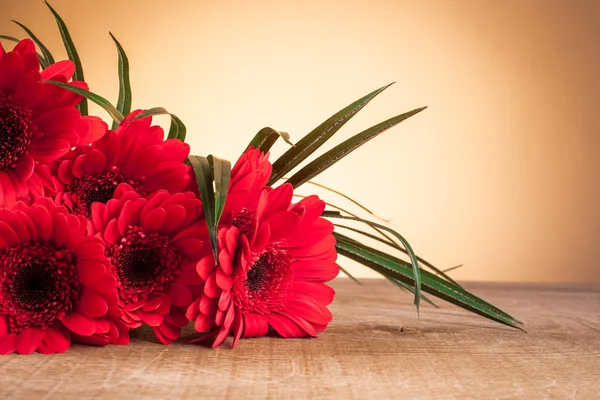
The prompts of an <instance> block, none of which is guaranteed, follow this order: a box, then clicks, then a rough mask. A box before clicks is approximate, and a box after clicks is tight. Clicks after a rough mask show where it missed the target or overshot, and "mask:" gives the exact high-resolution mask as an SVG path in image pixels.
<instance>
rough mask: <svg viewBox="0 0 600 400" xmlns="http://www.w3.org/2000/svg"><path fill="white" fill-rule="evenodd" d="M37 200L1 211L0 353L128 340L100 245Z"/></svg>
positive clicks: (81, 226)
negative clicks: (75, 343) (72, 344)
mask: <svg viewBox="0 0 600 400" xmlns="http://www.w3.org/2000/svg"><path fill="white" fill-rule="evenodd" d="M86 225H87V220H86V219H85V218H83V217H80V216H75V215H70V214H68V213H67V210H66V209H65V208H64V207H57V206H55V205H54V204H52V202H51V201H50V200H49V199H47V198H43V199H40V200H38V201H36V202H35V203H34V204H33V205H32V206H27V205H25V204H24V203H21V202H19V203H17V204H16V205H15V207H14V210H8V209H1V210H0V354H9V353H13V352H17V353H20V354H30V353H32V352H34V351H39V352H40V353H61V352H64V351H66V350H67V348H68V347H69V345H70V343H71V341H75V342H80V343H88V344H98V345H105V344H108V343H123V344H125V343H128V342H129V337H128V335H127V330H128V329H127V326H126V325H125V324H124V323H123V322H122V321H120V316H121V310H120V309H119V308H118V306H117V291H116V288H115V280H114V278H113V277H112V275H111V274H110V271H109V267H110V264H109V261H108V259H107V258H106V256H105V255H104V245H103V243H102V242H101V241H100V240H99V239H97V238H94V237H89V236H88V237H86V236H85V231H86Z"/></svg>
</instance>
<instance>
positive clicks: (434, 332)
mask: <svg viewBox="0 0 600 400" xmlns="http://www.w3.org/2000/svg"><path fill="white" fill-rule="evenodd" d="M333 286H334V287H335V289H336V291H337V298H336V301H335V302H334V304H333V305H332V307H331V309H332V312H333V314H334V322H333V323H332V324H331V326H330V328H329V329H328V330H327V331H326V332H325V333H323V334H321V336H320V337H319V338H318V339H296V340H284V339H277V338H258V339H251V340H243V341H240V343H239V345H238V346H237V347H236V348H235V349H234V350H231V349H230V348H229V345H228V343H229V342H228V343H227V344H226V345H225V346H223V347H222V348H220V349H217V350H211V349H207V348H204V347H201V346H193V345H186V344H185V341H184V340H182V341H181V342H180V343H174V344H172V345H170V346H162V345H160V344H158V343H157V342H156V340H153V339H152V338H151V335H150V332H148V331H147V330H146V331H141V332H138V333H136V337H135V338H134V339H133V343H132V345H130V346H110V347H107V348H104V349H103V348H94V347H85V346H74V347H72V348H71V349H70V350H69V351H68V352H67V353H66V354H61V355H54V356H43V355H39V354H36V355H32V356H18V355H11V356H2V357H0V399H87V398H98V399H111V400H117V399H130V398H144V399H179V398H182V399H183V398H195V399H198V398H341V399H347V398H377V399H386V398H399V397H402V398H425V399H426V398H432V399H445V398H448V399H451V398H480V399H481V398H498V399H500V398H523V399H532V398H577V399H585V398H589V399H598V398H600V286H598V285H542V284H540V285H532V284H529V285H522V284H468V285H466V286H467V287H468V288H469V289H471V290H473V291H474V292H475V293H477V294H479V295H481V296H482V297H484V298H485V299H487V300H490V301H491V302H492V303H494V304H496V305H498V306H500V307H501V308H503V309H505V310H506V311H508V312H509V313H512V314H513V315H514V316H515V317H517V318H519V319H521V320H522V321H524V322H525V323H526V328H527V330H528V333H523V332H519V331H516V330H514V329H510V328H505V327H503V326H501V325H498V324H494V323H492V322H488V321H486V320H484V319H483V318H481V317H478V316H474V315H469V314H467V313H466V312H463V311H461V310H459V309H457V308H455V307H453V306H451V305H449V304H447V303H443V302H440V303H442V304H440V305H441V306H442V309H434V308H432V307H431V306H428V305H425V306H424V307H423V308H422V311H421V315H420V318H418V317H417V314H416V312H415V311H414V308H413V307H412V305H411V297H410V296H409V295H407V294H405V293H403V292H401V291H399V290H398V289H397V288H395V287H394V286H392V285H391V284H389V283H388V282H387V281H384V280H367V281H365V282H364V284H363V285H362V286H358V285H356V284H354V283H353V282H351V281H350V280H347V279H338V280H336V281H335V282H333ZM192 335H193V333H192V332H186V336H187V337H188V338H189V337H190V336H192Z"/></svg>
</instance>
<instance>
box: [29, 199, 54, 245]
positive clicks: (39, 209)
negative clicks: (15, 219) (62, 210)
mask: <svg viewBox="0 0 600 400" xmlns="http://www.w3.org/2000/svg"><path fill="white" fill-rule="evenodd" d="M29 217H30V218H31V220H32V221H33V223H34V224H35V227H36V228H37V233H38V235H37V236H38V241H40V242H42V243H46V242H48V241H49V240H50V239H51V238H52V231H53V229H54V226H53V224H52V216H51V215H50V212H49V211H48V209H47V208H46V207H43V206H37V205H36V206H33V207H31V208H30V209H29Z"/></svg>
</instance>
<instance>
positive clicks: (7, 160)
mask: <svg viewBox="0 0 600 400" xmlns="http://www.w3.org/2000/svg"><path fill="white" fill-rule="evenodd" d="M31 115H32V113H31V111H29V110H26V109H24V108H23V107H21V106H19V105H18V104H16V103H15V102H14V101H13V99H12V96H10V95H5V94H2V93H0V171H4V172H10V171H12V170H14V169H15V168H16V166H17V160H18V159H19V157H21V156H22V155H24V154H26V153H27V149H28V147H29V145H30V144H31V138H32V136H33V132H34V131H35V125H34V124H33V122H31Z"/></svg>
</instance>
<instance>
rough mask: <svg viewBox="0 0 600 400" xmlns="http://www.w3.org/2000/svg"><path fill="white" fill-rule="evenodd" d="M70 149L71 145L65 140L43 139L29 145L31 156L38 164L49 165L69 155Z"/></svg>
mask: <svg viewBox="0 0 600 400" xmlns="http://www.w3.org/2000/svg"><path fill="white" fill-rule="evenodd" d="M70 148H71V144H70V143H69V142H68V141H66V140H64V139H43V140H37V141H35V142H32V143H31V144H30V145H29V154H31V156H32V157H33V158H34V159H35V160H37V161H38V162H41V163H43V164H49V163H51V162H52V161H55V160H56V159H58V158H60V157H62V156H64V155H65V154H67V152H68V151H69V149H70Z"/></svg>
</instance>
